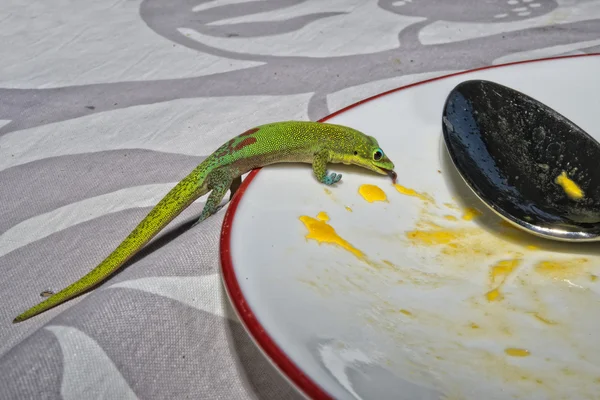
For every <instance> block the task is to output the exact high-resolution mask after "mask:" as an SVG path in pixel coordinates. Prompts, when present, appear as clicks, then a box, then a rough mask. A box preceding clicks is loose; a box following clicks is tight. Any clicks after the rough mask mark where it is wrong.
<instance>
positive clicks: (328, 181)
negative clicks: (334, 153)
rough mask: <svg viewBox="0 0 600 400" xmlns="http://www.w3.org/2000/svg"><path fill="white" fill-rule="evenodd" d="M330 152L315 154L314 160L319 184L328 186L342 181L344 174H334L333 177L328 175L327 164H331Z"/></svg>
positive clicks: (314, 170) (313, 165) (314, 168)
mask: <svg viewBox="0 0 600 400" xmlns="http://www.w3.org/2000/svg"><path fill="white" fill-rule="evenodd" d="M329 160H330V157H329V151H328V150H321V151H319V152H318V153H317V154H315V158H314V159H313V163H312V168H313V172H314V174H315V176H316V177H317V179H318V180H319V182H321V183H324V184H325V185H327V186H331V185H333V184H334V183H337V182H339V181H340V179H342V174H336V173H335V172H332V173H331V175H327V163H328V162H329Z"/></svg>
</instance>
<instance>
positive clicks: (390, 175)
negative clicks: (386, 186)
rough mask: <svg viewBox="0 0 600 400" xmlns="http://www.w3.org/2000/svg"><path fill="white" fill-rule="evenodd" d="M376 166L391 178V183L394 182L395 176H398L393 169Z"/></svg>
mask: <svg viewBox="0 0 600 400" xmlns="http://www.w3.org/2000/svg"><path fill="white" fill-rule="evenodd" d="M377 168H379V169H380V170H381V171H382V172H383V173H385V174H386V175H387V176H389V177H390V178H392V182H393V183H396V178H398V174H396V172H395V171H394V170H393V169H385V168H381V167H377Z"/></svg>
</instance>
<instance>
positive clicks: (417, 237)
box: [406, 230, 459, 245]
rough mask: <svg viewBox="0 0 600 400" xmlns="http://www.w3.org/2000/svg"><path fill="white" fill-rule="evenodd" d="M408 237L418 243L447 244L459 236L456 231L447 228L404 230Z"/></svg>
mask: <svg viewBox="0 0 600 400" xmlns="http://www.w3.org/2000/svg"><path fill="white" fill-rule="evenodd" d="M406 237H408V238H409V239H410V240H412V241H413V242H420V244H427V245H436V244H448V243H450V242H452V241H454V240H456V239H458V238H459V235H458V233H457V232H452V231H449V230H438V231H410V232H406Z"/></svg>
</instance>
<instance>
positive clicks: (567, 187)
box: [554, 171, 583, 200]
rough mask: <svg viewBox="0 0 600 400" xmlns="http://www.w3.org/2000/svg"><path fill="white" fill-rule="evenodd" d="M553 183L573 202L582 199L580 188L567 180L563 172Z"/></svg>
mask: <svg viewBox="0 0 600 400" xmlns="http://www.w3.org/2000/svg"><path fill="white" fill-rule="evenodd" d="M554 182H556V183H557V184H558V185H560V186H561V187H562V188H563V190H564V191H565V193H566V194H567V196H569V197H570V198H572V199H573V200H579V199H581V198H583V190H581V188H580V187H579V186H578V185H577V184H576V183H575V182H573V181H572V180H571V179H569V177H568V176H567V173H566V172H565V171H563V172H562V174H560V175H559V176H557V177H556V179H555V180H554Z"/></svg>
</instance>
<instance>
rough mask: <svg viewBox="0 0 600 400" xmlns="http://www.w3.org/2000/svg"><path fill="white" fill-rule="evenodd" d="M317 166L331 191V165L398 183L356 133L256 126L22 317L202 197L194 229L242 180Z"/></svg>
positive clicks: (94, 280)
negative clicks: (271, 168) (272, 170)
mask: <svg viewBox="0 0 600 400" xmlns="http://www.w3.org/2000/svg"><path fill="white" fill-rule="evenodd" d="M283 162H295V163H308V164H312V170H313V173H314V176H315V177H316V179H317V180H318V181H319V182H320V183H322V184H325V185H327V186H331V185H334V184H336V183H337V182H339V181H340V179H341V178H342V175H341V174H337V173H335V172H332V173H331V174H330V173H328V170H327V166H328V164H329V163H343V164H346V165H357V166H360V167H362V168H366V169H368V170H371V171H374V172H376V173H379V174H382V175H388V176H390V177H391V178H392V180H393V182H394V183H395V181H396V176H397V175H396V172H394V168H395V167H394V163H393V162H392V161H391V160H390V159H389V158H388V157H387V155H386V154H385V153H384V151H383V150H382V149H381V148H380V147H379V144H378V142H377V140H376V139H375V138H374V137H372V136H369V135H366V134H364V133H362V132H360V131H358V130H355V129H353V128H350V127H347V126H343V125H336V124H329V123H321V122H312V121H282V122H273V123H268V124H264V125H260V126H257V127H255V128H252V129H249V130H247V131H246V132H244V133H242V134H240V135H238V136H236V137H234V138H232V139H231V140H229V141H227V142H226V143H224V144H223V145H222V146H221V147H219V148H218V149H217V150H216V151H214V152H213V153H212V154H210V155H209V156H208V157H207V158H205V159H204V161H202V162H201V163H200V164H199V165H198V166H197V167H196V168H195V169H194V170H193V171H192V172H190V173H189V174H188V175H187V176H186V177H185V178H183V179H182V180H181V181H180V182H179V183H177V184H176V185H175V186H174V187H173V188H172V189H171V190H170V191H169V192H168V193H167V194H166V195H165V196H164V197H163V198H162V199H161V200H160V201H159V202H158V203H157V204H156V206H155V207H154V208H153V209H152V210H150V212H149V213H148V214H147V215H146V217H145V218H144V219H142V221H140V222H139V224H138V225H137V226H136V227H135V228H134V229H133V230H132V231H131V233H130V234H129V235H128V236H127V237H126V238H125V239H124V240H123V241H122V242H121V243H120V244H119V245H118V246H117V247H116V248H115V249H114V250H113V251H112V252H111V253H110V254H109V255H108V256H107V257H106V258H105V259H104V260H103V261H102V262H100V264H98V265H97V266H96V267H95V268H94V269H92V270H91V271H90V272H88V273H87V274H86V275H84V276H83V277H82V278H80V279H79V280H77V281H76V282H74V283H72V284H70V285H68V286H67V287H65V288H64V289H62V290H60V291H59V292H57V293H55V294H52V295H51V296H50V297H47V298H46V299H45V300H44V301H42V302H40V303H39V304H37V305H36V306H33V307H31V308H30V309H28V310H27V311H25V312H23V313H22V314H20V315H19V316H17V317H16V318H15V319H14V321H13V323H17V322H21V321H25V320H27V319H29V318H31V317H34V316H36V315H38V314H40V313H42V312H45V311H47V310H49V309H51V308H53V307H55V306H57V305H59V304H62V303H64V302H66V301H68V300H70V299H72V298H74V297H76V296H78V295H80V294H82V293H84V292H87V291H89V290H91V289H92V288H94V287H96V286H97V285H99V284H100V283H101V282H103V281H104V280H106V279H107V278H108V277H110V276H111V275H112V274H113V273H114V272H115V271H117V270H118V269H119V268H121V267H122V266H123V265H124V264H125V263H126V262H127V261H128V260H129V259H130V258H131V257H133V256H134V255H135V254H136V253H137V252H138V251H139V250H140V249H141V248H142V247H143V246H145V245H146V244H147V243H148V242H149V241H150V240H152V238H153V237H154V236H155V235H157V234H158V233H159V232H160V231H161V230H162V229H163V228H164V227H165V226H166V225H167V224H169V223H170V222H171V221H172V220H173V219H174V218H175V217H177V216H178V215H179V214H180V213H181V212H182V211H183V210H184V209H186V208H187V207H188V206H189V205H190V204H192V203H193V202H194V201H195V200H197V199H198V198H199V197H201V196H203V195H205V194H207V193H209V192H210V194H209V195H208V197H207V200H206V202H205V205H204V208H203V209H202V211H201V213H200V216H199V218H198V220H197V221H196V222H195V223H194V226H195V225H196V224H198V223H200V222H202V221H204V220H205V219H206V218H208V217H209V216H211V215H213V214H215V213H216V212H217V211H218V210H219V209H220V204H221V202H222V200H223V199H224V197H225V195H226V194H227V192H228V191H229V192H230V197H229V200H231V199H232V198H233V196H234V195H235V193H236V191H237V190H238V189H239V187H240V185H241V183H242V175H244V174H245V173H247V172H249V171H251V170H253V169H256V168H261V167H263V166H267V165H270V164H275V163H283Z"/></svg>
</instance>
